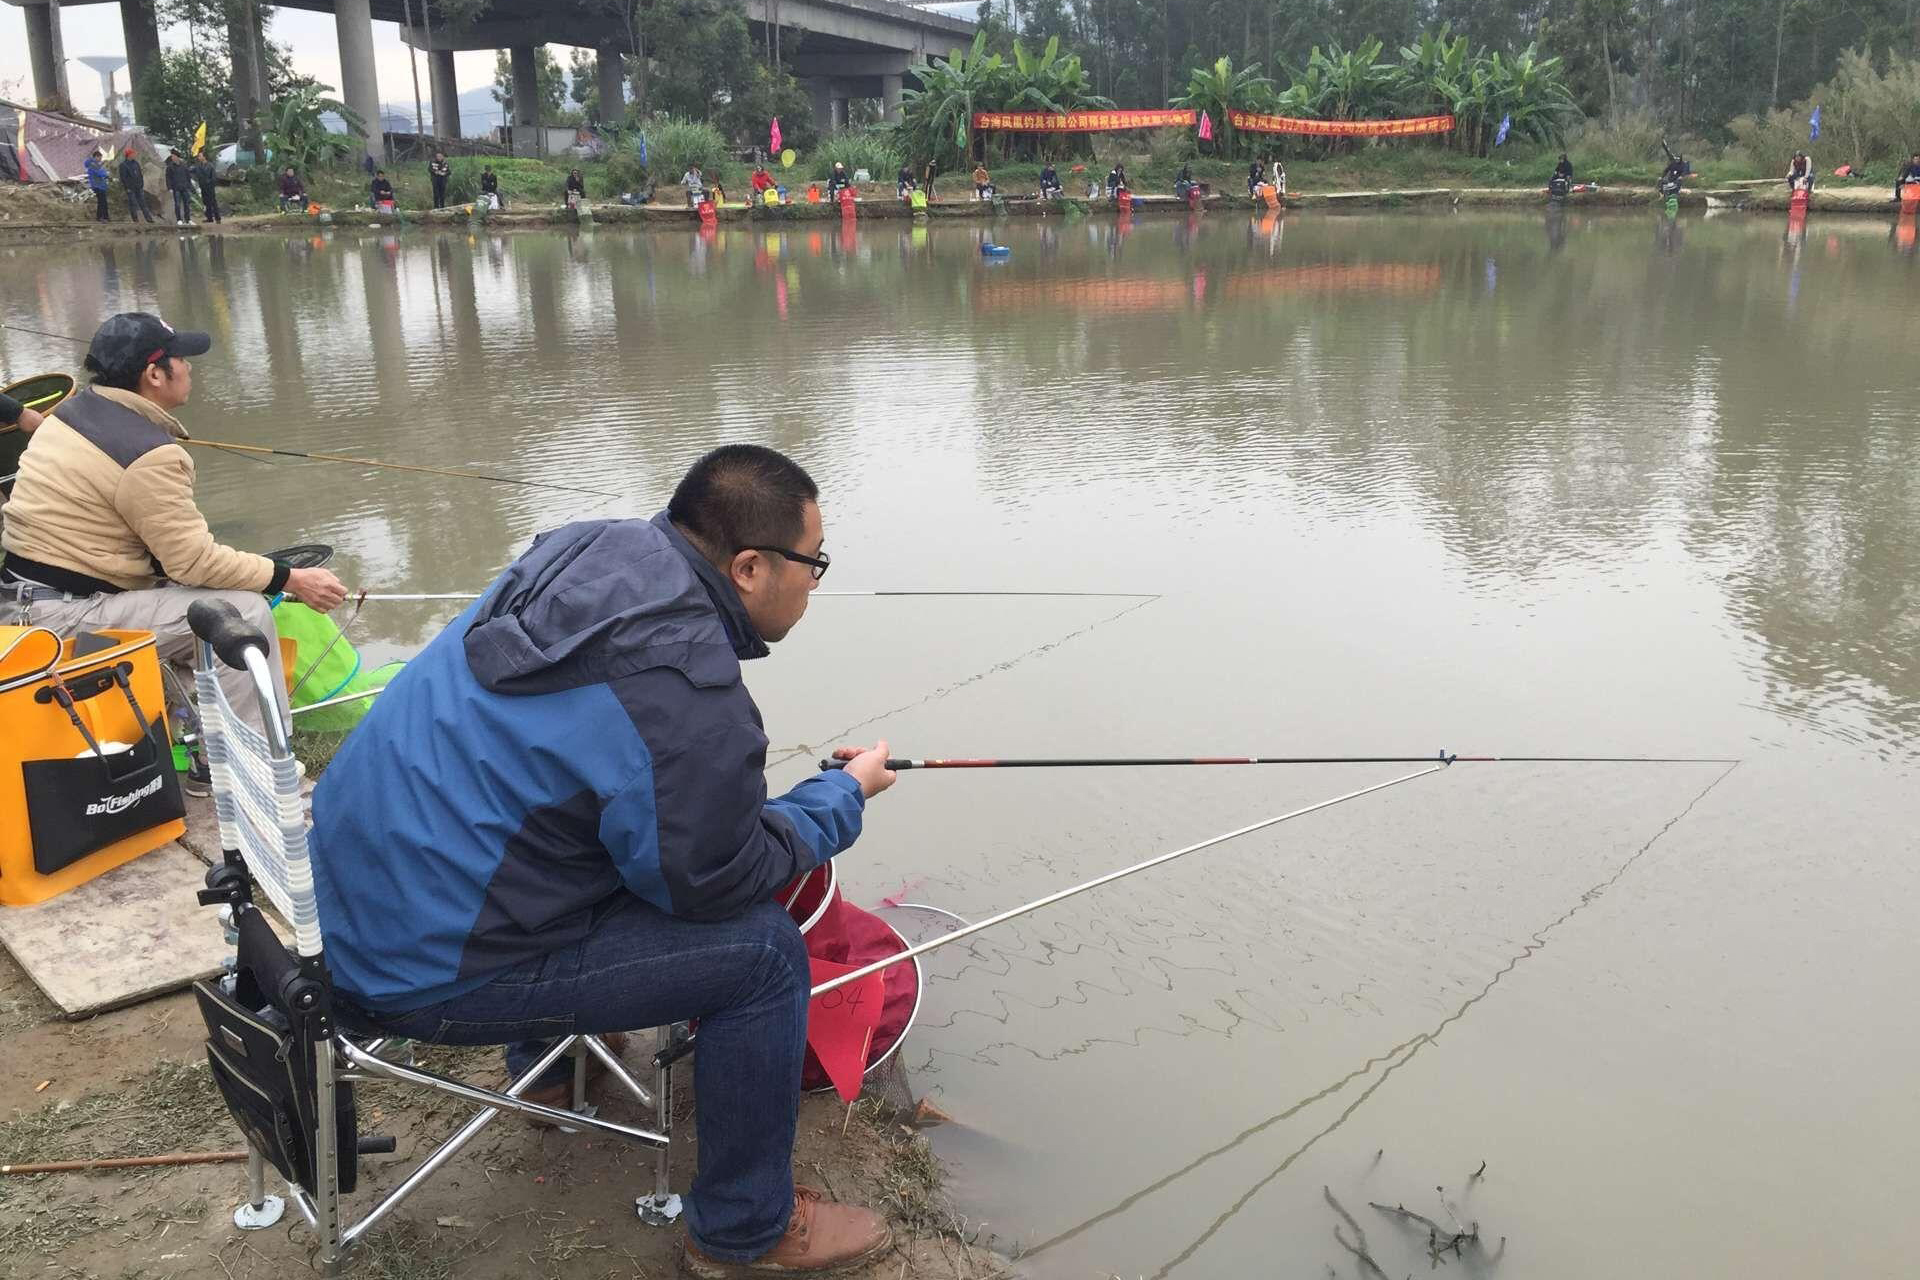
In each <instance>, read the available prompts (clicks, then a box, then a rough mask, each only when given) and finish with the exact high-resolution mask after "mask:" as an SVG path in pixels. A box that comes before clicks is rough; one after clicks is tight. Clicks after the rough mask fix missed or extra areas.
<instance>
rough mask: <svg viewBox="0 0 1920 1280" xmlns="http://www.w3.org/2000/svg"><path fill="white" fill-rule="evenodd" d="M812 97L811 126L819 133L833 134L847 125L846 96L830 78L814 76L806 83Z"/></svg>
mask: <svg viewBox="0 0 1920 1280" xmlns="http://www.w3.org/2000/svg"><path fill="white" fill-rule="evenodd" d="M807 92H808V93H810V94H811V95H813V124H814V127H815V128H817V129H818V130H820V132H821V133H823V134H826V133H833V132H835V131H836V130H839V129H843V128H845V127H846V124H847V95H846V94H845V93H844V92H843V91H842V90H841V89H840V86H838V85H837V84H835V83H834V82H833V78H832V77H831V76H814V77H812V78H810V79H809V80H808V81H807Z"/></svg>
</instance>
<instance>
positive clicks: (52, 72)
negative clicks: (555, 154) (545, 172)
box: [6, 0, 975, 137]
mask: <svg viewBox="0 0 1920 1280" xmlns="http://www.w3.org/2000/svg"><path fill="white" fill-rule="evenodd" d="M278 2H279V3H280V4H281V6H282V7H285V8H293V9H306V10H310V11H313V12H317V13H331V14H332V15H333V18H334V29H335V32H336V37H337V39H338V42H339V49H340V78H341V82H342V83H341V84H340V85H339V89H340V96H341V98H342V99H344V100H345V102H346V104H347V106H349V107H351V108H352V109H353V111H354V113H355V114H357V115H359V116H360V117H361V118H362V119H363V120H367V121H377V120H379V118H380V86H379V83H378V81H377V79H376V77H375V74H374V62H373V23H374V20H375V19H378V20H380V21H382V22H392V23H395V24H397V25H398V26H399V27H400V38H401V39H402V40H403V41H405V42H406V43H407V44H410V45H412V46H414V47H415V48H418V49H423V50H425V51H426V52H427V70H428V80H429V82H430V84H431V87H432V93H433V119H434V128H435V130H436V131H437V132H439V133H440V134H441V135H442V136H445V137H452V136H455V135H456V134H457V133H458V132H459V126H458V121H459V119H460V105H459V92H460V91H459V85H458V84H457V83H456V80H455V75H454V59H453V55H454V53H455V52H456V51H458V50H465V49H505V50H507V51H508V55H509V60H510V62H511V64H512V67H513V79H514V95H513V98H514V103H515V106H514V116H515V119H514V123H515V124H523V125H532V124H535V123H537V122H536V121H535V120H534V119H533V118H532V113H533V110H534V107H535V105H536V100H537V94H536V92H535V88H534V74H535V72H534V68H535V66H536V61H535V53H534V51H535V50H536V49H537V48H538V47H539V46H540V45H542V44H566V45H576V46H579V47H581V48H588V49H592V50H594V51H595V54H596V58H597V65H598V75H599V86H600V96H601V100H602V101H611V100H613V99H615V98H617V97H619V96H620V95H621V93H622V91H623V84H624V81H625V78H626V66H625V54H626V52H627V51H628V48H629V44H628V36H627V29H626V25H625V23H624V22H623V21H622V20H621V19H620V17H619V16H617V15H615V14H612V13H609V12H608V11H607V10H606V9H605V8H603V7H593V8H590V7H588V6H587V5H585V4H582V3H579V0H562V3H558V4H543V3H542V2H541V0H493V3H492V4H491V5H490V6H489V7H488V8H487V9H485V10H484V11H482V12H481V14H480V15H479V16H478V17H477V18H475V19H474V20H473V21H471V22H469V23H466V24H463V25H458V26H449V25H448V24H446V23H444V22H442V21H436V20H435V18H434V16H433V15H432V14H431V13H430V12H427V11H426V10H425V5H424V3H423V0H278ZM6 3H8V4H13V5H17V6H19V7H20V8H21V9H23V10H24V11H25V15H26V20H27V45H28V54H29V60H30V62H31V64H32V67H33V88H34V95H35V97H36V98H38V99H39V100H40V102H41V103H43V104H45V105H48V106H52V105H55V104H64V103H65V102H66V101H67V82H66V61H65V51H64V50H63V49H62V48H61V44H60V23H59V16H58V15H59V11H60V7H61V5H62V3H66V4H101V3H117V4H118V5H119V6H120V22H121V27H122V29H123V31H124V33H125V36H126V43H127V61H128V63H129V66H128V73H129V75H130V77H131V79H132V82H133V83H134V84H136V85H137V84H138V83H139V80H140V77H141V76H142V75H144V74H145V72H146V70H147V68H148V67H149V66H150V65H152V63H153V60H154V58H155V57H156V56H157V55H158V54H159V51H160V33H159V29H158V27H157V25H156V24H155V21H154V14H153V9H152V7H151V3H150V0H6ZM742 5H743V8H744V10H745V13H746V18H747V24H748V27H749V29H750V32H751V34H752V36H753V38H754V41H755V43H756V44H757V45H759V46H760V47H762V48H766V49H770V50H772V51H773V53H774V57H775V59H776V60H777V62H778V63H779V65H781V66H782V67H783V68H784V69H786V70H788V71H790V72H792V74H793V75H794V77H795V78H796V79H798V80H800V81H801V82H802V83H803V84H805V85H806V86H807V88H808V90H809V92H810V93H811V94H812V96H813V113H814V120H815V123H816V124H818V125H819V127H820V128H821V130H822V131H829V130H832V129H836V128H839V127H840V126H842V125H844V124H845V123H846V119H847V115H846V104H847V101H848V100H849V99H851V98H878V99H880V100H881V101H882V102H883V103H884V104H885V109H886V114H887V115H888V117H889V118H896V117H897V115H898V111H899V106H900V94H901V89H902V84H903V78H904V76H905V74H906V70H907V67H908V65H909V64H911V63H912V62H913V61H914V60H916V59H918V58H920V57H923V56H925V55H926V54H928V53H933V54H940V53H944V52H946V51H947V50H948V49H951V48H953V47H954V46H956V45H961V44H965V43H968V42H970V41H971V40H972V39H973V33H974V25H975V24H974V23H972V22H969V21H967V20H966V19H964V18H956V17H951V16H948V15H946V14H942V13H938V12H934V11H932V10H929V9H922V8H918V7H916V6H914V5H910V4H901V3H897V2H896V0H742ZM231 8H232V11H233V13H234V17H233V18H232V19H231V20H230V21H229V24H228V43H229V46H230V47H231V48H232V49H233V51H234V56H233V75H234V99H235V102H236V105H238V106H239V108H240V115H241V117H242V118H243V119H247V118H251V117H252V116H253V114H254V111H255V108H256V107H257V105H258V104H260V103H261V102H262V101H263V100H264V98H265V89H266V86H265V72H264V66H265V64H264V59H263V58H262V57H261V51H262V49H263V47H264V43H265V37H264V35H263V33H262V31H261V22H260V14H259V10H258V7H257V6H256V5H255V4H254V3H253V2H252V0H240V3H239V4H236V5H234V6H232V7H231ZM449 123H451V124H452V125H453V127H452V128H451V129H450V128H449V127H448V126H449ZM528 132H529V133H531V132H532V130H528Z"/></svg>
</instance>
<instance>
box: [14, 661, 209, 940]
mask: <svg viewBox="0 0 1920 1280" xmlns="http://www.w3.org/2000/svg"><path fill="white" fill-rule="evenodd" d="M162 690H163V686H162V684H161V681H160V659H159V655H158V653H157V652H156V651H155V648H154V640H153V633H152V632H149V631H107V630H101V631H91V632H83V633H81V634H80V635H77V636H75V637H73V638H71V639H68V640H66V641H62V640H61V639H60V638H59V637H58V636H56V635H55V634H54V633H53V632H51V631H49V630H47V629H46V628H45V627H21V626H0V905H5V906H16V907H18V906H27V905H30V904H32V903H35V902H44V901H46V900H47V899H48V898H51V897H54V896H55V895H56V894H61V893H65V892H66V891H67V890H69V889H71V888H73V887H74V886H75V885H79V884H85V883H86V882H87V881H89V880H91V879H93V878H94V877H95V876H99V875H102V874H104V873H106V872H108V871H111V870H113V869H114V868H115V867H117V866H119V865H121V864H122V863H125V862H130V861H132V860H133V859H134V858H137V857H139V856H140V855H141V854H143V853H146V852H148V851H150V850H152V849H156V848H158V847H160V846H161V845H163V844H165V843H166V842H167V841H169V840H173V839H176V838H178V837H179V836H180V835H181V834H183V833H184V832H185V831H186V823H185V822H183V821H182V818H183V817H184V815H185V813H186V803H185V800H184V799H183V798H182V796H181V793H180V779H179V776H178V775H177V774H176V773H175V772H174V767H173V748H172V743H171V740H170V739H169V738H168V736H167V722H166V699H165V697H164V696H163V693H162Z"/></svg>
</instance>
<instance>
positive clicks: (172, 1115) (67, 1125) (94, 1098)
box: [0, 1062, 235, 1164]
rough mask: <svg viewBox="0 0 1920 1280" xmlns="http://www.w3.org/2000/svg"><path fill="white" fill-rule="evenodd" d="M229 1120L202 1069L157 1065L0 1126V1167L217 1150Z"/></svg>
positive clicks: (226, 1138) (227, 1136)
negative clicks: (120, 1084)
mask: <svg viewBox="0 0 1920 1280" xmlns="http://www.w3.org/2000/svg"><path fill="white" fill-rule="evenodd" d="M234 1139H235V1134H234V1128H233V1121H232V1119H231V1118H230V1117H229V1116H228V1115H227V1108H226V1104H225V1103H224V1102H223V1101H222V1100H221V1098H220V1092H219V1090H218V1089H216V1088H215V1087H214V1083H213V1076H212V1073H211V1072H209V1071H208V1070H207V1064H206V1063H204V1062H162V1063H160V1064H159V1065H157V1066H156V1067H154V1069H153V1070H151V1071H149V1072H148V1073H147V1074H146V1075H144V1076H141V1077H139V1078H138V1079H137V1080H134V1081H131V1082H129V1084H128V1086H127V1087H124V1088H121V1089H118V1090H116V1091H114V1092H112V1093H93V1094H88V1095H87V1096H86V1097H84V1098H81V1099H80V1100H79V1101H77V1102H73V1103H71V1104H66V1105H63V1104H62V1103H52V1104H50V1105H48V1106H45V1107H42V1108H40V1109H39V1110H38V1111H29V1112H27V1113H26V1114H24V1115H21V1116H17V1117H15V1118H14V1119H12V1120H8V1121H5V1122H4V1123H0V1164H24V1163H27V1162H30V1161H41V1160H84V1159H88V1158H90V1157H95V1156H157V1155H166V1154H167V1153H169V1152H173V1151H193V1150H215V1149H218V1147H219V1145H220V1144H222V1143H229V1144H230V1143H232V1142H233V1141H234Z"/></svg>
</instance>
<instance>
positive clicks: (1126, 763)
mask: <svg viewBox="0 0 1920 1280" xmlns="http://www.w3.org/2000/svg"><path fill="white" fill-rule="evenodd" d="M1737 763H1739V762H1738V761H1736V760H1720V759H1714V758H1710V757H1704V756H1463V755H1455V754H1453V753H1452V752H1448V751H1442V752H1440V753H1439V754H1437V755H1430V756H1118V757H1115V756H1106V757H1101V756H1086V757H1072V756H1063V757H1053V758H1046V759H1014V760H994V759H984V758H975V759H966V758H956V759H947V760H933V759H920V758H912V757H908V758H902V759H897V760H888V761H887V768H889V769H893V770H903V769H1161V768H1167V767H1169V766H1180V765H1212V764H1442V765H1447V764H1737ZM846 764H847V762H846V761H844V760H832V759H827V760H822V761H821V762H820V767H821V768H822V769H844V768H845V767H846Z"/></svg>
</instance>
